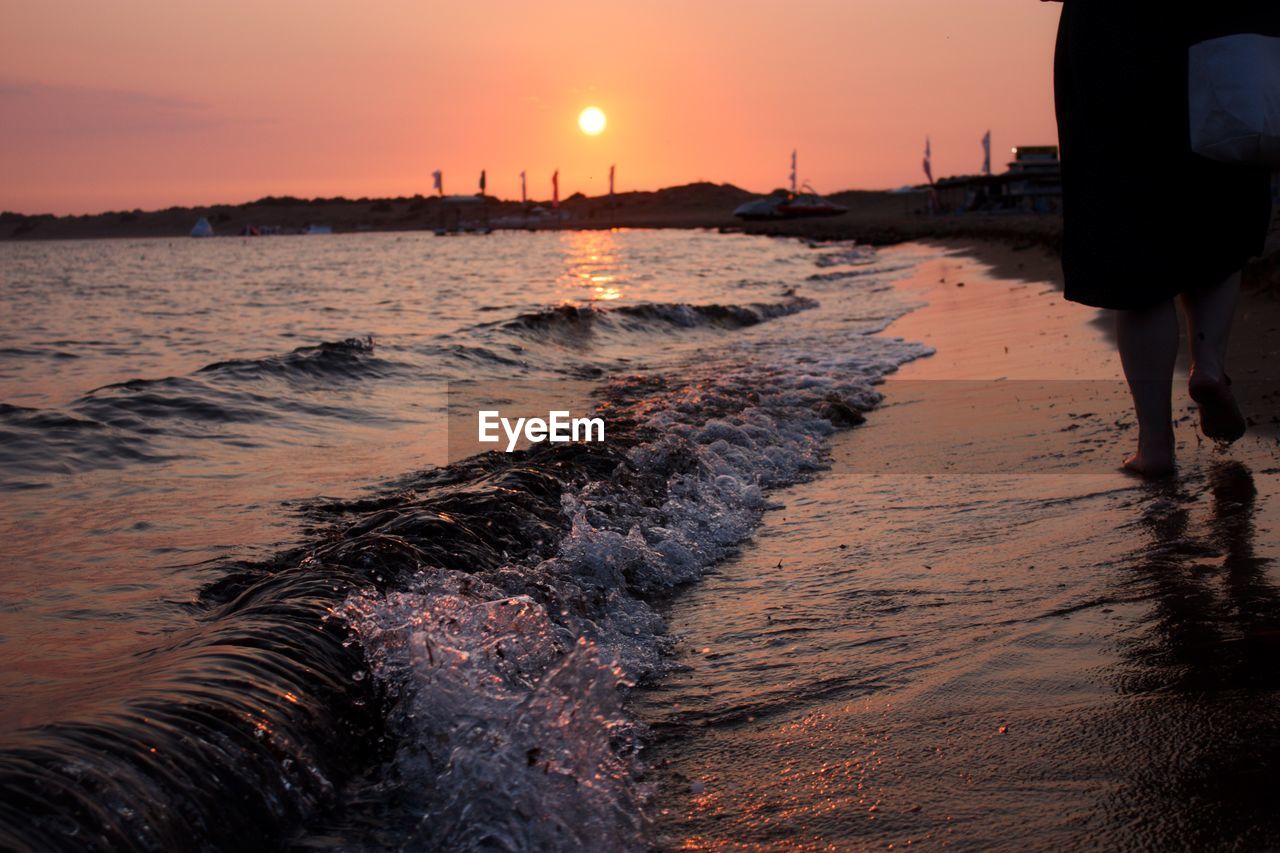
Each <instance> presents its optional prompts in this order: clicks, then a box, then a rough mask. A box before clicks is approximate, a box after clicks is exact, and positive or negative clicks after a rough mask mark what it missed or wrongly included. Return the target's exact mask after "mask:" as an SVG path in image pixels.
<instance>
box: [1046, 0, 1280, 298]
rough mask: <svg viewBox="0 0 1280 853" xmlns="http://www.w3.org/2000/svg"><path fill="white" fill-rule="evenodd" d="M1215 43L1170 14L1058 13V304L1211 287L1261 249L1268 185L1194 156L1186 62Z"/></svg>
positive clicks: (1091, 2)
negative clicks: (1201, 45) (1190, 53)
mask: <svg viewBox="0 0 1280 853" xmlns="http://www.w3.org/2000/svg"><path fill="white" fill-rule="evenodd" d="M1268 2H1272V0H1268ZM1277 5H1280V4H1277ZM1217 26H1218V27H1221V21H1219V22H1218V24H1217ZM1214 34H1217V33H1216V32H1214V31H1213V28H1212V27H1210V26H1208V25H1207V24H1206V23H1205V22H1203V21H1197V22H1194V23H1192V22H1188V21H1187V20H1185V19H1183V18H1181V17H1180V15H1179V7H1178V4H1172V3H1168V4H1166V3H1154V2H1141V0H1066V2H1065V3H1064V4H1063V8H1062V19H1061V22H1060V23H1059V27H1058V44H1057V54H1056V57H1055V63H1054V90H1055V96H1056V102H1057V116H1058V136H1059V144H1060V146H1061V158H1062V212H1063V247H1062V268H1063V275H1064V278H1065V281H1066V298H1067V299H1070V300H1071V301H1073V302H1082V303H1084V304H1085V305H1093V306H1096V307H1099V308H1125V309H1130V308H1146V307H1150V306H1152V305H1155V304H1157V303H1159V302H1163V301H1165V300H1168V299H1170V298H1172V297H1173V296H1175V295H1176V294H1178V293H1184V292H1188V291H1195V290H1197V289H1200V288H1205V287H1212V286H1213V285H1215V284H1218V283H1220V282H1221V281H1222V280H1223V279H1225V278H1226V277H1227V276H1229V275H1230V274H1231V273H1233V272H1235V271H1236V270H1238V269H1240V267H1242V266H1243V265H1244V263H1245V261H1247V260H1248V259H1249V258H1250V257H1253V256H1255V255H1257V254H1259V253H1260V252H1261V251H1262V248H1263V244H1264V242H1265V240H1266V233H1267V228H1268V225H1269V223H1270V220H1271V187H1270V173H1269V172H1268V171H1267V170H1266V169H1260V168H1252V167H1242V166H1236V165H1227V164H1223V163H1218V162H1215V161H1213V160H1209V159H1206V158H1204V157H1201V156H1199V155H1197V154H1194V153H1192V151H1191V143H1190V122H1189V119H1188V109H1187V50H1188V48H1189V47H1190V45H1191V44H1192V43H1193V42H1195V41H1198V40H1200V39H1201V38H1204V37H1207V36H1209V35H1214Z"/></svg>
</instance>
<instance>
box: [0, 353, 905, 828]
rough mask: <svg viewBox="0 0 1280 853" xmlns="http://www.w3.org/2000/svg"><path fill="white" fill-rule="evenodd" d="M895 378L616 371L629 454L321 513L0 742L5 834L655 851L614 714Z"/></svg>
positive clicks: (861, 372)
mask: <svg viewBox="0 0 1280 853" xmlns="http://www.w3.org/2000/svg"><path fill="white" fill-rule="evenodd" d="M912 346H913V345H909V344H898V345H897V349H896V350H895V353H896V356H897V359H898V360H899V361H901V360H903V359H906V358H910V357H913V356H914V355H918V354H920V351H919V350H918V349H913V348H912ZM885 364H886V361H885V356H884V354H883V353H880V354H879V355H877V356H876V358H875V359H873V360H871V361H865V360H860V359H859V358H857V357H854V356H846V357H837V356H828V357H826V358H825V359H822V360H817V361H815V360H813V359H808V360H806V362H805V363H803V364H801V363H799V362H794V363H786V364H768V363H752V362H745V363H736V364H733V365H726V364H718V365H703V366H701V367H700V368H698V369H696V370H691V371H689V372H687V373H685V374H682V375H681V376H680V377H678V378H676V377H670V376H662V375H638V376H633V377H626V378H621V379H617V380H614V381H612V382H609V383H608V384H607V385H606V386H605V387H604V388H603V389H602V393H603V395H604V398H605V400H606V401H607V405H608V406H609V408H610V411H611V413H612V414H611V415H610V417H611V423H615V424H617V425H618V429H617V430H616V431H615V432H612V433H611V436H610V441H609V442H608V443H606V444H593V445H540V446H537V447H535V448H533V449H530V450H528V451H524V452H520V453H515V454H509V455H508V454H496V453H494V454H486V455H484V456H480V457H474V458H472V459H469V460H465V461H464V462H461V463H458V464H456V465H453V466H450V467H448V468H444V469H439V470H435V471H431V472H427V473H425V474H423V475H421V476H419V477H416V478H413V479H412V481H411V482H409V483H407V484H402V485H403V486H404V487H403V488H402V489H401V490H400V491H398V492H397V493H395V494H390V495H387V496H384V497H382V498H378V499H369V500H366V501H357V502H351V503H331V504H328V505H325V506H321V507H315V508H313V511H314V514H315V515H316V517H317V518H323V519H327V524H326V529H325V530H324V531H322V532H321V533H320V534H319V535H318V536H317V538H316V539H315V540H314V541H313V542H311V543H310V544H308V545H307V546H305V547H303V548H299V549H296V550H294V551H291V552H287V553H285V554H282V555H281V556H279V557H277V558H276V559H274V560H271V561H269V562H267V563H264V564H254V565H246V566H241V567H239V568H237V569H236V570H234V571H232V572H230V574H229V575H228V576H227V577H225V578H224V579H223V580H221V581H219V582H217V583H215V584H213V585H211V586H210V587H208V588H207V589H206V590H205V591H204V593H203V594H202V595H201V596H200V599H199V601H198V603H197V605H196V609H197V616H198V622H197V624H196V626H195V627H194V628H192V629H191V630H190V631H189V632H186V633H184V634H182V635H179V636H171V637H169V638H167V639H166V640H165V641H163V642H161V643H158V644H157V645H156V646H155V648H154V649H152V650H151V651H149V652H147V653H146V654H144V655H142V656H140V657H139V658H138V659H136V660H131V661H129V662H127V665H128V666H129V667H131V668H132V671H131V673H130V675H129V677H127V678H122V677H119V676H118V674H117V677H115V678H113V679H111V682H110V683H112V684H114V685H116V687H115V688H113V689H111V690H105V689H104V690H102V691H97V690H94V689H92V685H87V688H86V689H87V690H89V698H87V699H86V700H85V703H87V704H85V705H82V706H77V711H76V713H74V714H72V715H71V716H70V717H69V718H68V719H65V720H62V721H60V722H55V723H50V724H48V725H45V726H42V727H41V728H40V730H39V731H38V732H26V733H23V736H22V737H21V738H20V739H17V740H15V741H13V742H11V743H3V744H0V791H3V797H0V803H2V805H0V843H4V844H9V845H11V846H14V847H18V848H23V847H33V846H34V847H39V848H43V849H66V848H83V847H86V846H87V847H93V846H95V845H96V846H102V847H129V848H133V849H142V850H159V849H166V848H168V849H172V848H174V847H179V846H183V845H184V844H186V843H188V842H189V841H190V840H191V839H194V838H199V839H201V842H202V843H203V844H206V845H208V846H223V847H229V846H243V845H245V844H248V843H253V844H261V843H263V840H264V839H267V840H271V839H275V840H279V839H282V838H283V837H284V834H285V833H286V832H294V831H296V828H297V827H298V826H299V825H300V824H301V825H305V826H308V827H310V828H311V832H312V833H313V836H314V837H315V838H317V839H319V838H323V837H331V836H332V835H333V834H335V833H336V834H337V835H338V836H339V837H342V836H343V834H344V832H348V833H349V835H350V837H351V838H352V839H359V840H358V841H356V840H353V841H351V843H350V844H349V846H357V847H359V846H364V847H367V848H371V849H372V848H378V847H379V846H381V845H382V842H380V841H378V840H376V839H374V838H372V837H370V836H369V835H367V834H365V833H363V832H357V831H355V830H353V829H352V828H353V827H367V826H369V825H377V826H379V827H381V828H382V831H381V833H380V834H379V837H384V838H385V837H386V836H387V835H388V834H390V836H391V837H392V838H393V839H394V840H391V841H387V842H386V843H385V846H387V847H394V848H400V847H403V846H405V845H408V846H410V847H417V848H425V849H443V848H451V849H481V848H485V849H490V848H493V847H499V848H505V849H529V848H540V847H541V848H555V849H577V850H592V849H602V845H604V846H608V847H609V848H610V849H628V848H632V849H638V848H641V847H643V846H644V844H645V843H646V842H645V823H644V819H643V813H644V811H643V802H644V799H645V793H644V788H643V785H642V784H641V783H640V773H641V771H642V766H641V764H640V762H639V760H638V758H637V751H638V746H637V743H638V741H637V732H636V731H635V730H634V729H633V727H632V726H631V724H630V722H629V721H628V720H627V719H626V717H625V715H623V714H622V712H621V711H620V710H619V702H620V699H621V696H622V691H623V690H625V687H626V685H627V684H630V683H633V682H635V681H636V680H639V679H645V678H651V677H653V676H655V675H657V674H659V673H661V672H662V671H663V668H664V666H665V661H666V660H667V657H666V652H667V651H668V650H669V648H670V642H671V640H670V638H669V637H668V636H667V634H666V631H665V626H664V624H663V622H662V619H661V618H660V616H659V615H658V613H657V612H656V610H655V609H654V607H653V604H654V602H655V601H656V600H659V599H661V598H662V597H663V596H665V595H667V594H669V593H670V592H671V591H672V590H673V589H675V588H677V587H678V586H680V585H682V584H685V583H689V582H691V581H694V580H696V579H698V578H699V577H700V576H701V575H702V574H703V573H704V572H705V571H706V570H707V568H708V567H710V566H711V565H713V564H714V563H715V562H717V561H718V560H721V559H723V558H724V557H725V556H727V555H728V554H730V553H732V552H733V550H734V549H735V548H736V547H737V546H738V544H739V543H740V542H742V541H743V539H745V538H746V537H747V536H749V535H750V534H751V533H752V531H753V530H754V529H755V527H756V526H757V524H758V523H759V520H760V517H761V514H762V513H763V511H764V510H765V508H766V507H767V505H768V503H767V493H768V491H769V490H770V489H772V488H776V487H779V486H783V485H786V484H788V483H791V482H795V481H796V480H798V479H801V478H804V477H806V476H809V475H811V474H812V473H813V472H815V471H817V470H819V469H820V468H821V467H822V465H823V464H824V454H825V447H826V439H827V436H829V435H830V433H831V432H832V431H833V430H834V429H836V428H837V427H836V424H837V423H838V422H840V421H842V420H846V419H849V418H851V417H852V416H854V415H857V414H859V413H861V412H863V411H865V410H867V409H869V408H871V407H872V406H874V405H875V403H876V402H877V401H878V399H879V395H878V393H877V392H876V391H875V390H874V388H873V383H874V382H875V381H876V380H877V379H878V376H879V373H878V371H879V370H881V369H883V368H884V365H885ZM853 421H856V417H852V420H851V421H849V422H853ZM122 665H124V664H122ZM366 667H367V668H368V670H369V671H371V672H372V673H373V675H374V677H373V678H369V677H368V676H367V675H366V674H365V673H366ZM113 690H115V691H119V692H120V693H119V695H115V694H113ZM365 789H367V790H365ZM362 790H365V793H366V794H367V795H366V796H362V795H361V791H362ZM339 791H341V792H342V793H341V794H339V793H338V792H339ZM393 794H394V795H393ZM370 803H376V804H377V805H376V806H367V807H368V808H374V809H377V810H386V809H387V808H389V806H388V805H387V804H388V803H394V804H395V806H394V808H395V809H396V810H397V811H396V813H395V814H392V815H387V814H385V813H379V814H377V815H376V818H375V817H371V816H370V815H367V814H362V813H361V810H362V808H365V807H366V804H370ZM302 837H303V838H304V840H305V838H306V837H307V836H306V833H304V835H303V836H302Z"/></svg>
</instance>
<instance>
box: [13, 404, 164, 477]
mask: <svg viewBox="0 0 1280 853" xmlns="http://www.w3.org/2000/svg"><path fill="white" fill-rule="evenodd" d="M162 458H164V457H163V456H162V455H160V454H158V453H156V452H155V451H154V450H153V449H151V447H150V446H149V444H148V442H147V441H146V440H145V439H143V438H141V437H139V436H136V435H131V434H129V433H127V432H122V431H120V430H117V429H113V428H111V427H109V426H107V425H106V424H104V423H101V422H100V421H97V420H93V419H86V418H79V417H74V416H72V415H68V414H65V413H62V412H57V411H50V410H47V409H32V408H26V407H24V406H13V405H9V404H7V403H0V471H2V472H4V476H3V479H0V489H16V488H36V487H40V486H42V485H44V484H46V483H47V478H48V475H50V474H74V473H80V472H84V471H88V470H90V469H93V468H119V467H124V466H126V465H129V464H135V463H141V462H152V461H157V460H159V459H162Z"/></svg>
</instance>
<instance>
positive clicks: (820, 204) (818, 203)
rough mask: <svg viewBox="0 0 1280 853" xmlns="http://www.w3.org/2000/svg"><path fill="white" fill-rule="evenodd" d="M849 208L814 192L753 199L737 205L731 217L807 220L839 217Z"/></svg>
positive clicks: (749, 219) (779, 194)
mask: <svg viewBox="0 0 1280 853" xmlns="http://www.w3.org/2000/svg"><path fill="white" fill-rule="evenodd" d="M848 212H849V208H847V207H845V206H844V205H841V204H836V203H835V202H833V201H831V200H830V199H826V198H823V197H822V196H820V195H818V194H817V193H816V192H812V191H810V192H804V193H799V194H796V193H785V194H783V193H777V194H775V195H771V196H764V197H763V198H755V199H752V200H751V201H748V202H744V203H742V204H740V205H738V208H737V209H736V210H734V211H733V215H734V216H736V217H738V218H739V219H743V220H747V221H753V220H768V219H809V218H812V217H815V216H840V215H841V214H843V213H848Z"/></svg>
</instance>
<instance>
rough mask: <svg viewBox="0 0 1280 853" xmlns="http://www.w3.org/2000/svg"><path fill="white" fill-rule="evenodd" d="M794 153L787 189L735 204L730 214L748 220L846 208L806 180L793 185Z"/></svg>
mask: <svg viewBox="0 0 1280 853" xmlns="http://www.w3.org/2000/svg"><path fill="white" fill-rule="evenodd" d="M796 153H797V152H795V151H792V152H791V189H790V191H787V190H777V191H776V192H774V193H773V194H772V195H767V196H763V197H761V198H753V199H752V200H751V201H748V202H744V203H742V204H740V205H738V207H737V209H735V210H734V211H733V215H734V216H736V217H738V218H739V219H743V220H747V221H752V220H762V219H809V218H812V217H815V216H840V215H841V214H843V213H848V212H849V208H847V207H845V206H844V205H841V204H836V203H835V202H833V201H831V200H830V199H826V198H823V197H822V196H820V195H818V193H817V191H816V190H814V188H813V187H811V186H809V185H808V184H804V185H803V186H801V187H799V188H798V189H797V187H796V184H797V183H798V182H797V180H796V175H797V174H798V172H797V171H796Z"/></svg>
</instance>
